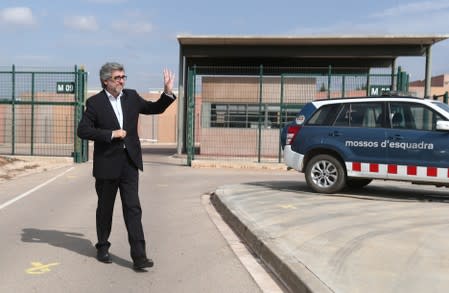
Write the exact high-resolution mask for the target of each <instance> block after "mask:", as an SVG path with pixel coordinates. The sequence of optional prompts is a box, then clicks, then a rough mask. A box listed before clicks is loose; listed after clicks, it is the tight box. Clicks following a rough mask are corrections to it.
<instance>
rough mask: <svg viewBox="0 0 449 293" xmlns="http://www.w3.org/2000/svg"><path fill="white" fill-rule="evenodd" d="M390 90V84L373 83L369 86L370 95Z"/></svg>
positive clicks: (377, 94)
mask: <svg viewBox="0 0 449 293" xmlns="http://www.w3.org/2000/svg"><path fill="white" fill-rule="evenodd" d="M389 91H391V87H390V86H389V85H372V86H370V87H369V95H370V96H380V95H382V93H383V92H389Z"/></svg>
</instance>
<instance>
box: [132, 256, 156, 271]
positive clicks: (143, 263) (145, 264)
mask: <svg viewBox="0 0 449 293" xmlns="http://www.w3.org/2000/svg"><path fill="white" fill-rule="evenodd" d="M153 265H154V262H153V260H152V259H150V258H143V259H139V260H135V261H134V265H133V268H134V269H135V270H143V269H145V268H151V267H152V266H153Z"/></svg>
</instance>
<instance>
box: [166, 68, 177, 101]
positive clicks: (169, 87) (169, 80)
mask: <svg viewBox="0 0 449 293" xmlns="http://www.w3.org/2000/svg"><path fill="white" fill-rule="evenodd" d="M174 81H175V74H174V73H173V72H171V71H170V70H169V69H167V68H165V69H164V93H166V94H168V95H173V83H174Z"/></svg>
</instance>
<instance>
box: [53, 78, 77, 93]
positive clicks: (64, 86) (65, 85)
mask: <svg viewBox="0 0 449 293" xmlns="http://www.w3.org/2000/svg"><path fill="white" fill-rule="evenodd" d="M56 93H58V94H74V93H75V83H74V82H65V81H60V82H56Z"/></svg>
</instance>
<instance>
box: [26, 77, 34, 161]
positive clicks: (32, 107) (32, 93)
mask: <svg viewBox="0 0 449 293" xmlns="http://www.w3.org/2000/svg"><path fill="white" fill-rule="evenodd" d="M34 78H35V74H34V72H33V73H31V155H32V156H33V155H34V100H35V99H34V95H35V93H34V91H35V86H34V84H35V80H34ZM25 121H26V118H25Z"/></svg>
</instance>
